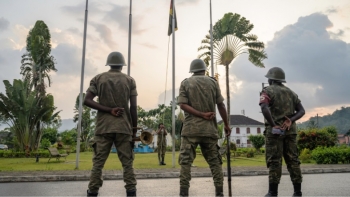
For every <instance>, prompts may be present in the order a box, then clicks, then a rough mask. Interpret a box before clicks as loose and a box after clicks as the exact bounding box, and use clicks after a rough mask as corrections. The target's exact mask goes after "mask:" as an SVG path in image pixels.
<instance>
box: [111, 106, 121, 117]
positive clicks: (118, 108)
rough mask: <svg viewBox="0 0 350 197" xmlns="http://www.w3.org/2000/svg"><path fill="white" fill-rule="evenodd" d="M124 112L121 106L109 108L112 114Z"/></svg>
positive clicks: (117, 114)
mask: <svg viewBox="0 0 350 197" xmlns="http://www.w3.org/2000/svg"><path fill="white" fill-rule="evenodd" d="M123 113H124V108H121V107H115V108H112V110H111V114H112V115H113V116H117V117H118V116H122V115H123Z"/></svg>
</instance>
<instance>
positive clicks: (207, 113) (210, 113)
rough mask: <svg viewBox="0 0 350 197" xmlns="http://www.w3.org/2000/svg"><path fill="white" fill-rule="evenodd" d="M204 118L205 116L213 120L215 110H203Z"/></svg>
mask: <svg viewBox="0 0 350 197" xmlns="http://www.w3.org/2000/svg"><path fill="white" fill-rule="evenodd" d="M202 118H204V119H206V120H212V119H214V118H215V112H203V113H202Z"/></svg>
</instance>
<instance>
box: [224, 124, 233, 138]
mask: <svg viewBox="0 0 350 197" xmlns="http://www.w3.org/2000/svg"><path fill="white" fill-rule="evenodd" d="M224 129H225V135H226V137H228V136H230V135H231V128H230V127H229V126H228V125H225V127H224Z"/></svg>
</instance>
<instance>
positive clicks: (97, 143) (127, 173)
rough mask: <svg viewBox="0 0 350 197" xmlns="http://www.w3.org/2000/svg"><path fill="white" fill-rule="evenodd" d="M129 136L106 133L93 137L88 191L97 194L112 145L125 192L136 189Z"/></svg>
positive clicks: (131, 144)
mask: <svg viewBox="0 0 350 197" xmlns="http://www.w3.org/2000/svg"><path fill="white" fill-rule="evenodd" d="M131 139H132V138H131V136H130V135H126V134H119V133H106V134H102V135H96V136H95V137H94V144H93V145H92V146H93V148H94V156H93V158H92V162H93V167H92V170H91V175H90V183H89V191H90V192H93V193H97V192H98V190H99V188H100V187H102V184H103V179H102V169H103V167H104V165H105V162H106V160H107V158H108V156H109V153H110V152H111V147H112V145H113V143H114V145H115V147H116V149H117V154H118V157H119V160H120V162H121V163H122V166H123V178H124V182H125V189H126V190H134V189H136V177H135V173H134V168H133V161H134V152H133V148H134V147H133V143H132V141H131Z"/></svg>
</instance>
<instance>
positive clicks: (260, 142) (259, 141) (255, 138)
mask: <svg viewBox="0 0 350 197" xmlns="http://www.w3.org/2000/svg"><path fill="white" fill-rule="evenodd" d="M248 139H249V140H250V141H251V142H252V144H253V146H254V148H255V149H256V150H257V151H258V152H260V148H261V147H263V146H264V145H265V137H264V136H263V135H261V134H258V135H249V136H248Z"/></svg>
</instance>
